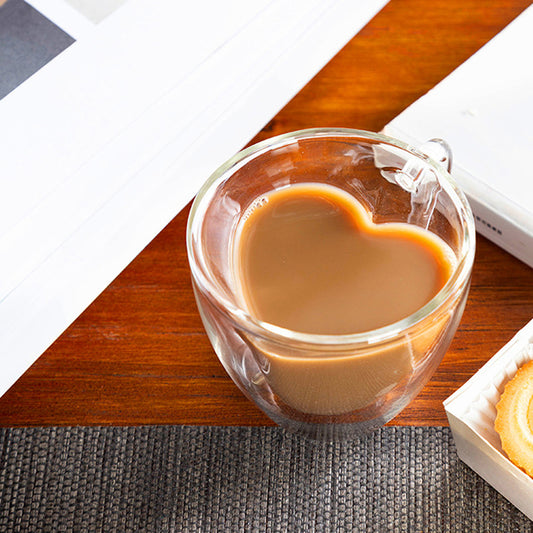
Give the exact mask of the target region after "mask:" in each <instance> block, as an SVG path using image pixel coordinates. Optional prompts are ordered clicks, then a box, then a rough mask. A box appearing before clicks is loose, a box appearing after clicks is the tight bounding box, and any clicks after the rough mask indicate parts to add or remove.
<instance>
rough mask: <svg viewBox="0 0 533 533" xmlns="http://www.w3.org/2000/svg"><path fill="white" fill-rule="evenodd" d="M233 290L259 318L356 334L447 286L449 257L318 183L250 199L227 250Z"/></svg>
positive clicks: (422, 233) (419, 232)
mask: <svg viewBox="0 0 533 533" xmlns="http://www.w3.org/2000/svg"><path fill="white" fill-rule="evenodd" d="M234 251H235V255H234V265H235V273H236V281H237V286H238V291H239V293H240V294H239V297H240V299H241V300H242V304H243V305H244V306H245V308H246V309H247V310H248V311H249V312H250V314H252V315H254V316H255V317H256V318H258V319H260V320H262V321H265V322H269V323H271V324H274V325H277V326H281V327H284V328H287V329H291V330H293V331H298V332H302V333H314V334H326V335H339V334H351V333H360V332H364V331H370V330H373V329H377V328H380V327H383V326H386V325H388V324H392V323H394V322H397V321H398V320H401V319H403V318H406V317H407V316H409V315H411V314H412V313H414V312H415V311H417V310H418V309H420V308H421V307H423V306H424V305H425V304H426V303H428V302H429V301H430V300H431V299H432V298H433V297H434V296H435V295H436V294H437V292H438V291H439V290H440V289H441V288H442V287H443V286H444V284H445V283H446V281H447V280H448V279H449V277H450V276H451V274H452V272H453V269H454V267H455V255H454V253H453V252H452V250H451V249H450V248H449V247H448V245H446V244H445V243H444V242H443V241H442V240H441V239H440V238H439V237H437V236H436V235H434V234H433V233H431V232H429V231H427V230H425V229H423V228H420V227H418V226H415V225H411V224H405V223H385V224H374V223H373V222H372V218H371V214H370V213H369V212H368V211H367V210H366V209H365V208H364V207H363V205H362V204H361V203H360V202H358V201H357V200H356V199H355V198H354V197H352V196H351V195H350V194H348V193H347V192H345V191H342V190H340V189H338V188H336V187H332V186H330V185H325V184H319V183H304V184H298V185H292V186H289V187H286V188H283V189H279V190H276V191H273V192H270V193H268V194H266V195H263V196H261V197H260V198H257V199H256V200H255V201H254V202H252V204H251V205H250V207H249V209H248V210H247V211H246V213H245V215H244V216H243V217H242V220H241V222H240V225H239V229H238V231H237V234H236V241H235V247H234Z"/></svg>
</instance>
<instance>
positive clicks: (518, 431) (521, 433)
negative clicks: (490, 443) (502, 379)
mask: <svg viewBox="0 0 533 533" xmlns="http://www.w3.org/2000/svg"><path fill="white" fill-rule="evenodd" d="M496 410H497V413H498V414H497V416H496V421H495V424H494V427H495V429H496V431H497V432H498V433H499V435H500V440H501V443H502V448H503V450H504V451H505V453H506V454H507V456H508V457H509V459H510V460H511V461H512V462H513V463H514V464H515V465H516V466H518V467H520V468H522V469H523V470H524V471H525V472H526V473H527V474H528V475H530V476H531V477H533V361H529V363H526V364H525V365H523V366H522V367H521V368H520V369H519V370H518V372H517V373H516V375H515V376H514V378H513V379H512V380H511V381H509V382H508V383H507V385H506V386H505V390H504V391H503V394H502V395H501V398H500V401H499V402H498V404H497V405H496Z"/></svg>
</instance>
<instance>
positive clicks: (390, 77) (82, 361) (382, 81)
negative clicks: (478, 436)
mask: <svg viewBox="0 0 533 533" xmlns="http://www.w3.org/2000/svg"><path fill="white" fill-rule="evenodd" d="M529 4H530V2H529V0H494V1H488V0H485V1H480V0H432V1H428V0H391V1H390V3H389V4H388V5H387V6H386V7H385V8H384V9H383V10H382V11H381V12H380V13H379V14H378V15H377V16H376V17H375V18H374V19H373V20H372V21H371V22H370V23H369V24H368V25H367V26H366V27H365V28H364V29H363V30H362V31H361V32H360V33H359V34H358V35H357V36H356V37H354V38H353V39H352V40H351V41H350V43H348V45H347V46H346V47H345V48H344V49H343V50H342V51H341V52H340V53H339V54H338V55H337V56H336V57H334V58H333V59H332V60H331V62H330V63H329V64H328V65H327V66H326V67H325V68H324V69H323V70H322V71H321V72H320V73H319V74H318V75H317V76H316V77H315V78H314V79H313V80H312V81H311V82H310V83H309V84H308V85H307V86H306V87H304V88H303V89H302V91H301V92H300V93H299V94H298V95H297V96H296V97H295V98H294V99H293V100H292V101H291V102H290V103H289V104H288V105H287V106H286V107H285V108H284V109H282V110H281V111H280V112H279V113H278V114H277V115H276V116H275V117H274V119H273V120H272V121H271V122H270V123H269V124H267V125H266V126H265V127H264V128H263V130H262V131H261V132H260V133H259V134H258V135H257V137H256V138H255V139H253V141H254V142H255V141H258V140H261V139H264V138H267V137H270V136H273V135H277V134H280V133H284V132H288V131H292V130H297V129H301V128H309V127H318V126H342V127H352V128H359V129H367V130H373V131H379V130H381V129H382V128H383V126H384V125H385V124H387V123H388V122H389V121H390V120H391V119H392V118H394V117H395V116H396V115H397V114H398V113H399V112H401V111H402V110H403V109H404V108H405V107H407V106H408V105H409V104H411V103H412V102H414V101H415V100H416V99H417V98H419V97H420V96H421V95H423V94H424V93H425V92H427V91H428V90H429V89H431V88H432V87H433V86H434V85H436V84H437V83H438V82H439V81H440V80H442V79H443V78H444V77H445V76H446V75H447V74H449V73H450V72H451V71H452V70H454V69H455V68H456V67H457V66H458V65H460V64H461V63H462V62H463V61H465V60H466V59H467V58H468V57H469V56H471V55H472V54H473V53H474V52H475V51H476V50H478V49H479V48H480V47H481V46H482V45H483V44H484V43H486V42H487V41H488V40H489V39H491V38H492V37H493V36H494V35H496V34H497V33H498V32H499V31H500V30H501V29H502V28H503V27H504V26H506V25H507V24H508V23H509V22H510V21H511V20H512V19H514V18H515V17H516V16H517V15H518V14H519V13H520V12H521V11H523V10H524V9H525V8H526V7H527V6H528V5H529ZM524 53H525V52H524ZM187 214H188V209H185V210H184V211H183V212H181V213H179V214H178V215H177V216H176V217H175V219H174V220H173V221H172V222H171V223H170V224H169V225H168V226H167V227H166V228H165V229H164V230H163V231H162V232H161V233H160V234H159V235H158V236H157V237H156V238H155V239H154V240H153V242H152V243H151V244H150V245H149V246H148V247H147V248H146V249H145V250H143V251H142V252H141V253H140V254H139V256H138V257H137V258H136V259H135V260H134V261H133V262H132V263H131V264H130V265H129V266H128V267H127V268H126V269H125V270H124V271H123V272H122V274H121V275H120V276H119V277H118V278H117V279H116V280H115V281H114V282H113V283H112V284H111V285H110V286H109V287H108V288H107V289H106V290H105V291H104V292H103V293H102V294H101V295H100V296H99V297H98V298H97V299H96V301H94V302H93V304H92V305H90V306H89V307H88V308H87V310H86V311H85V312H84V313H83V314H82V315H81V316H80V317H79V318H78V319H77V320H76V321H75V322H74V323H73V324H72V325H71V326H70V327H69V328H68V329H67V330H66V331H65V332H64V333H63V335H61V337H60V338H59V339H58V340H57V341H56V342H55V343H54V344H53V345H52V346H51V347H50V348H49V349H48V350H47V351H46V352H45V353H44V354H43V355H42V356H41V357H40V358H39V359H38V360H37V362H36V363H35V364H34V365H33V366H32V367H31V368H30V369H29V370H28V371H27V372H26V373H25V374H24V375H23V376H22V377H21V378H20V379H19V380H18V382H17V383H16V384H15V385H14V386H13V387H12V388H11V389H10V390H9V391H8V392H7V393H6V394H5V395H4V396H3V397H2V398H1V399H0V425H3V426H24V425H107V424H113V425H122V424H125V425H139V424H220V425H234V424H235V425H270V424H272V422H270V420H269V419H268V418H267V417H266V416H265V415H264V414H263V413H262V412H261V411H259V410H258V409H257V408H256V407H255V406H254V405H253V404H252V403H250V402H249V401H248V400H247V399H246V398H245V397H244V396H243V395H242V394H241V392H240V391H239V390H238V389H237V388H236V387H235V386H234V385H233V383H232V382H231V380H230V379H229V377H228V376H227V375H226V373H225V371H224V369H223V368H222V366H221V365H220V363H219V362H218V360H217V358H216V356H215V354H214V352H213V350H212V348H211V346H210V344H209V342H208V340H207V337H206V335H205V333H204V330H203V327H202V324H201V322H200V318H199V316H198V313H197V310H196V306H195V303H194V299H193V294H192V290H191V285H190V281H189V270H188V264H187V257H186V251H185V226H186V220H187ZM531 318H533V270H532V269H530V268H529V267H527V266H526V265H524V264H523V263H521V262H519V261H518V260H517V259H515V258H513V257H512V256H510V255H509V254H507V253H506V252H504V251H502V250H501V249H499V248H498V247H496V246H495V245H493V244H492V243H490V242H489V241H487V240H486V239H484V238H482V237H479V239H478V248H477V256H476V260H475V267H474V273H473V279H472V288H471V292H470V298H469V302H468V304H467V308H466V311H465V314H464V317H463V320H462V323H461V325H460V327H459V330H458V332H457V335H456V337H455V339H454V341H453V343H452V346H451V348H450V350H449V352H448V353H447V355H446V356H445V357H444V360H443V361H442V363H441V365H440V367H439V369H438V371H437V372H436V374H435V375H434V377H433V379H432V380H431V381H430V382H429V383H428V385H427V386H426V387H425V388H424V390H423V391H422V392H421V393H420V395H419V396H418V397H417V398H416V399H415V401H413V403H412V404H411V405H410V406H409V407H407V408H406V409H405V411H404V412H403V413H401V414H400V415H399V416H398V417H397V418H396V419H394V420H393V421H392V422H391V423H392V424H403V425H446V424H447V421H446V417H445V414H444V410H443V408H442V401H443V400H444V399H445V398H446V397H447V396H449V395H450V394H451V393H452V392H453V391H454V390H456V389H457V388H458V387H459V386H460V385H461V384H462V383H464V382H465V381H466V380H467V379H468V378H469V377H470V376H471V375H472V374H473V373H474V372H476V370H477V369H478V368H480V367H481V366H482V365H483V364H484V362H485V361H487V359H489V358H490V357H491V356H492V355H493V354H494V353H495V352H496V351H497V350H498V349H500V348H501V347H502V346H503V345H504V344H505V343H506V342H507V341H508V340H509V339H511V337H512V336H513V335H514V334H515V332H516V331H517V330H518V329H520V328H521V327H522V326H524V325H525V324H526V323H527V322H528V321H529V320H530V319H531Z"/></svg>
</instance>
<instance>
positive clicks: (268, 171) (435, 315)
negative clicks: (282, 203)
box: [187, 129, 475, 440]
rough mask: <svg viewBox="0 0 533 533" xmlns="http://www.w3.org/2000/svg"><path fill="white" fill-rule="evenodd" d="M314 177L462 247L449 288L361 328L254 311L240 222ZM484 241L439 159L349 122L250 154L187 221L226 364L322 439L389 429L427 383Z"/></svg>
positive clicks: (203, 309)
mask: <svg viewBox="0 0 533 533" xmlns="http://www.w3.org/2000/svg"><path fill="white" fill-rule="evenodd" d="M314 182H318V183H325V184H329V185H332V186H335V187H337V188H339V189H342V190H344V191H346V192H348V193H349V194H351V195H352V196H354V197H355V198H356V199H357V200H358V201H359V202H360V203H362V204H363V205H364V207H365V208H366V209H367V210H368V211H369V212H370V213H371V215H372V219H373V222H374V223H376V224H380V223H386V222H403V223H408V224H414V225H417V226H421V227H423V228H425V229H427V230H429V231H430V232H432V233H434V234H436V235H437V236H439V237H440V238H441V239H442V240H443V241H444V242H445V243H446V244H447V245H448V246H449V247H450V248H451V250H452V251H453V252H454V254H455V256H456V266H455V268H454V271H453V273H452V275H451V277H450V279H449V280H448V282H447V283H446V284H445V286H444V287H443V288H442V289H441V290H440V292H439V293H438V294H437V295H436V296H435V297H434V298H433V299H432V300H431V301H430V302H429V303H427V304H426V305H425V306H424V307H423V308H421V309H419V310H418V311H417V312H415V313H414V314H412V315H411V316H409V317H407V318H405V319H403V320H401V321H399V322H396V323H394V324H390V325H388V326H386V327H383V328H380V329H376V330H373V331H369V332H364V333H357V334H353V335H313V334H305V333H300V332H295V331H290V330H287V329H284V328H281V327H278V326H276V325H274V324H268V323H265V322H261V321H260V320H258V319H257V318H255V317H254V316H251V315H250V314H249V313H248V311H247V309H246V307H245V305H243V303H242V298H241V297H239V288H238V287H239V284H238V280H236V279H235V269H234V268H233V262H234V247H235V238H236V237H235V235H236V231H237V228H238V226H239V222H240V221H241V219H242V217H243V215H244V213H245V212H246V210H247V208H248V207H249V206H250V205H251V204H252V202H254V201H257V199H258V198H260V197H261V195H264V194H265V193H268V192H270V191H272V190H276V189H280V188H284V187H289V186H291V185H294V184H298V183H314ZM474 248H475V230H474V222H473V219H472V214H471V211H470V208H469V206H468V203H467V201H466V199H465V197H464V195H463V194H462V193H461V191H460V190H458V189H457V187H456V186H455V185H454V184H453V181H452V180H451V177H450V176H449V174H448V173H447V171H446V170H445V169H444V168H442V167H441V166H440V164H438V163H436V162H434V161H433V160H432V159H430V158H428V157H427V156H426V155H424V154H423V153H422V152H421V151H418V150H416V149H414V148H411V147H409V146H407V145H405V144H403V143H400V142H399V141H396V140H393V139H391V138H388V137H386V136H383V135H379V134H374V133H369V132H363V131H357V130H343V129H335V130H333V129H315V130H304V131H300V132H295V133H291V134H286V135H282V136H279V137H275V138H272V139H269V140H267V141H264V142H261V143H259V144H257V145H254V146H252V147H250V148H248V149H246V150H244V151H242V152H240V153H239V154H237V155H236V156H234V157H233V158H232V159H230V160H229V161H228V162H227V163H225V164H224V165H223V166H222V167H220V168H219V169H218V170H217V171H216V172H215V173H214V174H213V175H212V176H211V177H210V179H209V180H208V181H207V182H206V184H205V185H204V187H203V188H202V189H201V190H200V192H199V194H198V195H197V197H196V199H195V201H194V203H193V207H192V210H191V214H190V217H189V224H188V228H187V249H188V254H189V262H190V267H191V273H192V281H193V287H194V291H195V296H196V300H197V304H198V308H199V311H200V314H201V317H202V320H203V323H204V326H205V329H206V331H207V334H208V336H209V338H210V340H211V343H212V345H213V347H214V349H215V352H216V353H217V355H218V357H219V359H220V361H221V362H222V364H223V365H224V368H225V369H226V371H227V372H228V374H229V375H230V376H231V378H232V379H233V381H234V382H235V383H236V384H237V385H238V386H239V388H240V389H241V390H242V391H243V392H244V394H246V395H247V396H248V397H249V398H250V399H251V400H253V401H254V402H255V403H256V404H257V405H258V406H259V407H260V408H261V409H262V410H263V411H264V412H265V413H266V414H267V415H268V416H269V417H270V418H271V419H272V420H274V421H275V422H276V423H278V424H279V425H281V426H282V427H285V428H287V429H289V430H292V431H297V432H298V433H300V434H302V435H306V436H308V437H311V438H315V439H323V440H334V439H339V438H350V437H353V436H355V435H357V434H360V433H362V432H366V431H370V430H373V429H376V428H378V427H380V426H382V425H383V424H384V423H386V422H388V421H389V420H391V419H392V418H393V417H394V416H396V415H397V414H398V413H399V412H400V411H401V410H402V409H403V408H404V407H405V406H406V405H407V404H408V403H409V402H410V401H411V400H412V399H413V398H414V397H415V396H416V394H417V393H418V392H419V391H420V389H421V388H422V387H423V386H424V384H425V383H426V382H427V381H428V379H429V378H430V376H431V375H432V374H433V372H434V371H435V369H436V367H437V366H438V364H439V362H440V361H441V359H442V356H443V355H444V353H445V352H446V350H447V348H448V346H449V344H450V342H451V340H452V337H453V335H454V333H455V331H456V329H457V325H458V323H459V320H460V318H461V316H462V313H463V309H464V305H465V302H466V297H467V293H468V287H469V283H470V274H471V270H472V263H473V258H474Z"/></svg>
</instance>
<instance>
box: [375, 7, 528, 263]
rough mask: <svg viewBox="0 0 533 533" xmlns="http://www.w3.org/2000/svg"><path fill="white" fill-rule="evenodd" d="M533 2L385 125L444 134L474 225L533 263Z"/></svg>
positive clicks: (417, 140) (399, 131) (412, 135)
mask: <svg viewBox="0 0 533 533" xmlns="http://www.w3.org/2000/svg"><path fill="white" fill-rule="evenodd" d="M532 56H533V7H529V8H528V9H526V10H525V11H524V12H523V13H522V14H521V15H519V16H518V17H517V18H516V19H515V20H514V21H513V22H511V23H510V24H509V25H508V26H507V27H506V28H504V30H502V31H501V32H500V33H499V34H498V35H497V36H496V37H494V38H493V39H492V40H491V41H489V42H488V43H487V44H486V45H485V46H484V47H483V48H481V49H480V50H479V51H478V52H477V53H475V54H474V55H473V56H472V57H471V58H470V59H468V60H467V61H466V62H465V63H463V64H462V65H461V66H460V67H459V68H457V69H456V70H455V71H454V72H452V73H451V74H450V75H449V76H448V77H446V78H445V79H444V80H443V81H442V82H441V83H439V84H438V85H437V86H436V87H434V88H433V89H432V90H430V91H429V92H428V93H427V94H426V95H424V96H423V97H421V98H420V99H419V100H417V101H416V102H415V103H413V104H412V105H411V106H410V107H408V108H407V109H406V110H405V111H404V112H403V113H401V114H400V115H399V116H398V117H396V118H395V119H394V120H393V121H392V122H390V123H389V124H388V125H387V126H386V127H385V130H384V131H385V133H387V134H389V135H391V136H392V137H396V138H398V139H401V140H404V141H406V142H408V143H410V144H412V145H415V146H419V145H420V144H422V143H424V142H425V141H427V140H429V139H431V138H441V139H444V140H445V141H446V142H447V143H448V144H449V145H450V146H451V149H452V152H453V165H452V175H453V176H454V178H455V179H456V181H457V182H458V184H459V185H460V186H461V187H462V189H463V190H464V191H465V193H466V194H467V197H468V199H469V201H470V203H471V206H472V210H473V212H474V217H475V220H476V227H477V230H478V231H479V233H481V234H482V235H484V236H486V237H487V238H489V239H490V240H492V241H493V242H495V243H496V244H498V245H499V246H501V247H502V248H504V249H505V250H507V251H508V252H510V253H511V254H513V255H515V256H516V257H518V258H519V259H521V260H522V261H524V262H525V263H527V264H528V265H529V266H531V267H533V164H532V163H533V161H530V160H529V159H530V158H532V159H533V59H532Z"/></svg>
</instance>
